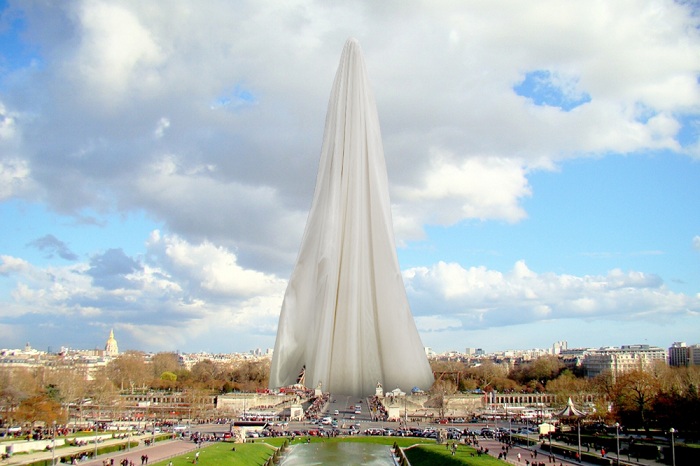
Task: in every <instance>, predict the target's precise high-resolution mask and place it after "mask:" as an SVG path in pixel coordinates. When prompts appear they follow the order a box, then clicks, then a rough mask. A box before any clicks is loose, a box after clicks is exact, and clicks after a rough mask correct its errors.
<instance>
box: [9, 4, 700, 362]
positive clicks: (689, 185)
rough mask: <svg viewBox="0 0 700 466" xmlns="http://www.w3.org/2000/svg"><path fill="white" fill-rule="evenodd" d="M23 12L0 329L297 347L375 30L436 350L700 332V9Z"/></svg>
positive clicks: (15, 14)
mask: <svg viewBox="0 0 700 466" xmlns="http://www.w3.org/2000/svg"><path fill="white" fill-rule="evenodd" d="M382 5H383V6H382ZM0 15H1V16H0V225H2V235H0V309H1V310H0V347H7V348H12V347H20V346H23V345H24V343H25V342H30V343H31V344H32V345H33V346H35V347H37V348H40V349H47V348H49V347H51V348H53V349H57V348H59V347H61V346H69V347H74V348H94V347H102V346H103V345H104V343H105V341H106V338H107V336H108V335H109V330H110V329H112V328H113V329H114V331H115V335H116V337H117V339H118V341H119V343H120V347H121V348H123V349H129V348H133V349H143V350H147V351H170V350H181V351H200V350H202V351H215V352H230V351H245V350H248V349H251V348H256V347H261V348H268V347H272V346H273V344H274V336H275V330H276V326H277V318H278V316H279V310H280V305H281V300H282V296H283V294H284V290H285V286H286V282H287V279H288V277H289V274H290V273H291V270H292V268H293V266H294V261H295V258H296V254H297V249H298V247H299V244H300V240H301V235H302V232H303V228H304V222H305V220H306V215H307V213H308V209H309V207H310V203H311V196H312V194H313V184H314V181H315V177H316V169H317V164H318V156H319V153H320V145H321V141H322V137H323V126H324V120H325V111H326V105H327V100H328V95H329V92H330V87H331V84H332V79H333V75H334V74H335V70H336V67H337V65H338V60H339V57H340V52H341V49H342V46H343V43H344V42H345V40H346V39H347V38H348V37H349V36H354V37H357V38H358V40H359V42H360V44H361V45H362V48H363V50H364V54H365V59H366V62H367V68H368V73H369V77H370V81H371V84H372V87H373V91H374V94H375V96H376V99H377V105H378V112H379V115H380V120H381V123H382V135H383V140H384V149H385V155H386V160H387V169H388V173H389V179H390V184H391V186H390V191H391V196H392V207H393V213H394V228H395V234H396V240H397V244H398V245H399V248H398V254H399V261H400V264H401V267H402V270H403V273H404V282H405V284H406V287H407V293H408V296H409V300H410V302H411V306H412V310H413V313H414V316H415V318H416V322H417V325H418V328H419V332H420V333H421V337H422V339H423V343H424V344H425V345H426V346H430V347H432V348H434V349H435V350H437V351H446V350H454V349H456V350H463V349H464V348H466V347H482V348H484V349H486V350H498V349H510V348H531V347H548V346H550V345H551V344H552V343H553V342H554V341H559V340H567V341H569V345H570V346H604V345H621V344H634V343H645V342H646V343H649V344H655V345H659V346H662V347H667V346H669V345H670V344H671V343H672V342H673V341H687V342H688V343H700V341H698V340H697V331H696V329H697V328H700V317H699V313H700V216H699V215H698V214H699V213H700V200H699V199H700V187H699V186H700V142H699V134H700V118H699V117H700V86H699V85H698V75H699V72H700V59H699V58H698V57H700V53H698V52H700V36H699V34H698V30H699V29H698V17H697V16H696V15H694V14H693V12H692V11H691V9H690V7H688V6H687V5H683V4H680V3H676V2H671V1H663V2H652V1H648V2H647V1H635V2H616V3H614V4H608V3H596V4H586V5H577V4H569V3H561V2H555V1H545V0H538V1H535V2H528V4H527V5H526V4H522V3H521V2H516V1H499V2H486V3H483V4H482V3H478V2H467V4H460V5H455V4H448V3H440V2H438V3H437V4H436V3H434V2H416V3H415V4H413V5H412V6H411V7H406V6H401V5H391V4H377V3H376V2H367V3H362V2H360V3H356V4H352V5H350V4H348V5H335V6H330V5H326V4H325V3H324V2H314V1H311V0H309V1H302V2H293V3H285V4H279V3H275V2H272V3H270V4H269V5H266V4H265V2H250V3H245V2H243V3H242V4H241V5H239V7H238V8H236V10H235V11H229V10H228V9H222V7H221V6H220V5H219V4H218V3H217V2H207V1H204V2H200V3H198V8H197V9H196V10H192V9H190V8H189V6H188V4H186V3H182V4H180V3H176V4H175V5H173V6H172V7H168V8H165V7H163V9H161V8H159V7H146V6H143V5H141V3H139V2H133V1H126V0H125V1H110V2H106V1H80V0H76V1H72V2H66V3H60V4H56V5H51V4H48V5H47V4H45V3H44V2H34V1H24V2H0ZM503 24H509V25H510V26H509V27H508V28H507V29H506V30H504V28H503V27H502V25H503Z"/></svg>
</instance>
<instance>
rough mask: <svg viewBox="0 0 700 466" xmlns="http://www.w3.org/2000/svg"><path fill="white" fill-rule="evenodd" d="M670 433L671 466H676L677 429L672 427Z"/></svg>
mask: <svg viewBox="0 0 700 466" xmlns="http://www.w3.org/2000/svg"><path fill="white" fill-rule="evenodd" d="M669 432H670V433H671V466H676V442H675V439H674V438H673V434H675V433H676V429H674V428H673V427H671V429H670V430H669Z"/></svg>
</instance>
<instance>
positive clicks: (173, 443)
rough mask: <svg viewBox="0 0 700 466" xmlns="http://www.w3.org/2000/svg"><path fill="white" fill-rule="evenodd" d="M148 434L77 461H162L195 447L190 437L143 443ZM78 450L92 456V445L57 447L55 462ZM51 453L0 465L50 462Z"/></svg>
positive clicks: (89, 464) (95, 465)
mask: <svg viewBox="0 0 700 466" xmlns="http://www.w3.org/2000/svg"><path fill="white" fill-rule="evenodd" d="M150 438H151V435H150V434H145V435H139V436H136V435H135V436H133V437H132V438H131V440H132V442H133V441H136V440H138V441H139V446H137V447H134V448H131V450H128V451H126V450H122V451H115V452H111V453H105V454H102V455H98V456H97V458H96V459H95V458H91V459H90V460H87V461H82V462H80V463H78V464H80V465H83V466H102V464H103V461H104V460H110V459H112V458H114V464H115V465H119V462H120V461H122V460H123V459H124V458H128V459H130V460H132V461H133V462H134V464H136V465H140V464H141V455H148V462H149V463H154V462H157V461H162V460H164V459H168V458H172V457H174V456H178V455H182V454H184V453H187V452H188V451H194V450H196V449H197V446H196V445H195V444H194V443H193V442H191V441H189V440H163V441H160V442H155V443H154V444H153V445H151V446H145V444H144V442H143V441H144V440H146V439H150ZM125 441H126V439H109V440H105V441H104V442H102V443H100V444H98V448H101V447H104V446H105V445H117V444H123V443H125ZM81 452H88V454H90V455H92V453H93V452H94V445H93V446H89V445H88V446H82V447H62V448H57V449H56V452H55V453H56V455H55V458H56V464H66V463H59V462H58V461H59V457H64V458H65V457H68V456H72V455H77V454H79V453H81ZM52 456H53V454H52V452H51V451H44V450H42V451H37V452H33V453H28V454H16V455H13V456H12V457H10V458H6V459H4V460H2V461H0V466H21V465H26V464H30V463H33V462H35V461H42V460H43V461H49V462H50V461H51V458H52Z"/></svg>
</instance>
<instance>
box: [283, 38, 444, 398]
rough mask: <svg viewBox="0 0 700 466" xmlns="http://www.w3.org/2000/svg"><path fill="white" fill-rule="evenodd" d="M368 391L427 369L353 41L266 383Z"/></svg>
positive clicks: (416, 379)
mask: <svg viewBox="0 0 700 466" xmlns="http://www.w3.org/2000/svg"><path fill="white" fill-rule="evenodd" d="M303 366H305V367H306V370H305V376H304V383H305V385H306V386H307V387H317V386H319V384H321V385H322V386H323V389H324V391H326V392H334V393H340V394H348V395H359V396H367V395H370V394H373V393H374V392H375V387H376V385H377V383H378V382H379V383H381V384H382V385H383V386H385V387H400V388H401V389H402V390H403V391H408V390H410V389H411V388H412V387H415V386H418V387H421V388H422V389H428V388H430V386H431V385H432V383H433V380H434V379H433V374H432V371H431V369H430V365H429V364H428V359H427V357H426V354H425V350H424V347H423V344H422V343H421V340H420V336H419V335H418V330H417V329H416V325H415V322H414V320H413V316H412V315H411V310H410V308H409V305H408V299H407V297H406V290H405V288H404V284H403V280H402V277H401V271H400V269H399V264H398V259H397V257H396V246H395V243H394V233H393V225H392V220H391V205H390V202H389V186H388V179H387V173H386V162H385V160H384V151H383V148H382V140H381V134H380V129H379V117H378V115H377V109H376V104H375V101H374V96H373V94H372V91H371V89H370V86H369V81H368V79H367V74H366V71H365V63H364V58H363V56H362V51H361V49H360V45H359V43H358V42H357V41H356V40H355V39H349V40H348V41H347V42H346V44H345V47H344V49H343V53H342V56H341V59H340V65H339V66H338V71H337V73H336V77H335V82H334V83H333V89H332V91H331V97H330V101H329V104H328V113H327V116H326V128H325V133H324V137H323V145H322V148H321V160H320V163H319V169H318V176H317V178H316V190H315V192H314V199H313V202H312V205H311V211H310V213H309V217H308V219H307V223H306V230H305V231H304V237H303V239H302V244H301V248H300V250H299V256H298V258H297V263H296V266H295V268H294V271H293V272H292V276H291V278H290V280H289V284H288V285H287V291H286V292H285V296H284V301H283V303H282V311H281V313H280V320H279V326H278V329H277V340H276V341H275V350H274V353H273V357H272V365H271V369H270V388H278V387H282V386H286V385H289V384H291V383H293V382H294V381H295V380H296V378H297V375H298V374H299V370H300V369H301V368H302V367H303Z"/></svg>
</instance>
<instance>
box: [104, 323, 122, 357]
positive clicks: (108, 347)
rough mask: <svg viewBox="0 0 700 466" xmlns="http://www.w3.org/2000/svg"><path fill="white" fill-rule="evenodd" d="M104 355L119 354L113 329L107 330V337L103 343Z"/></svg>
mask: <svg viewBox="0 0 700 466" xmlns="http://www.w3.org/2000/svg"><path fill="white" fill-rule="evenodd" d="M105 356H113V357H115V356H119V346H118V345H117V340H115V339H114V330H110V331H109V338H108V339H107V343H106V344H105Z"/></svg>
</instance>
